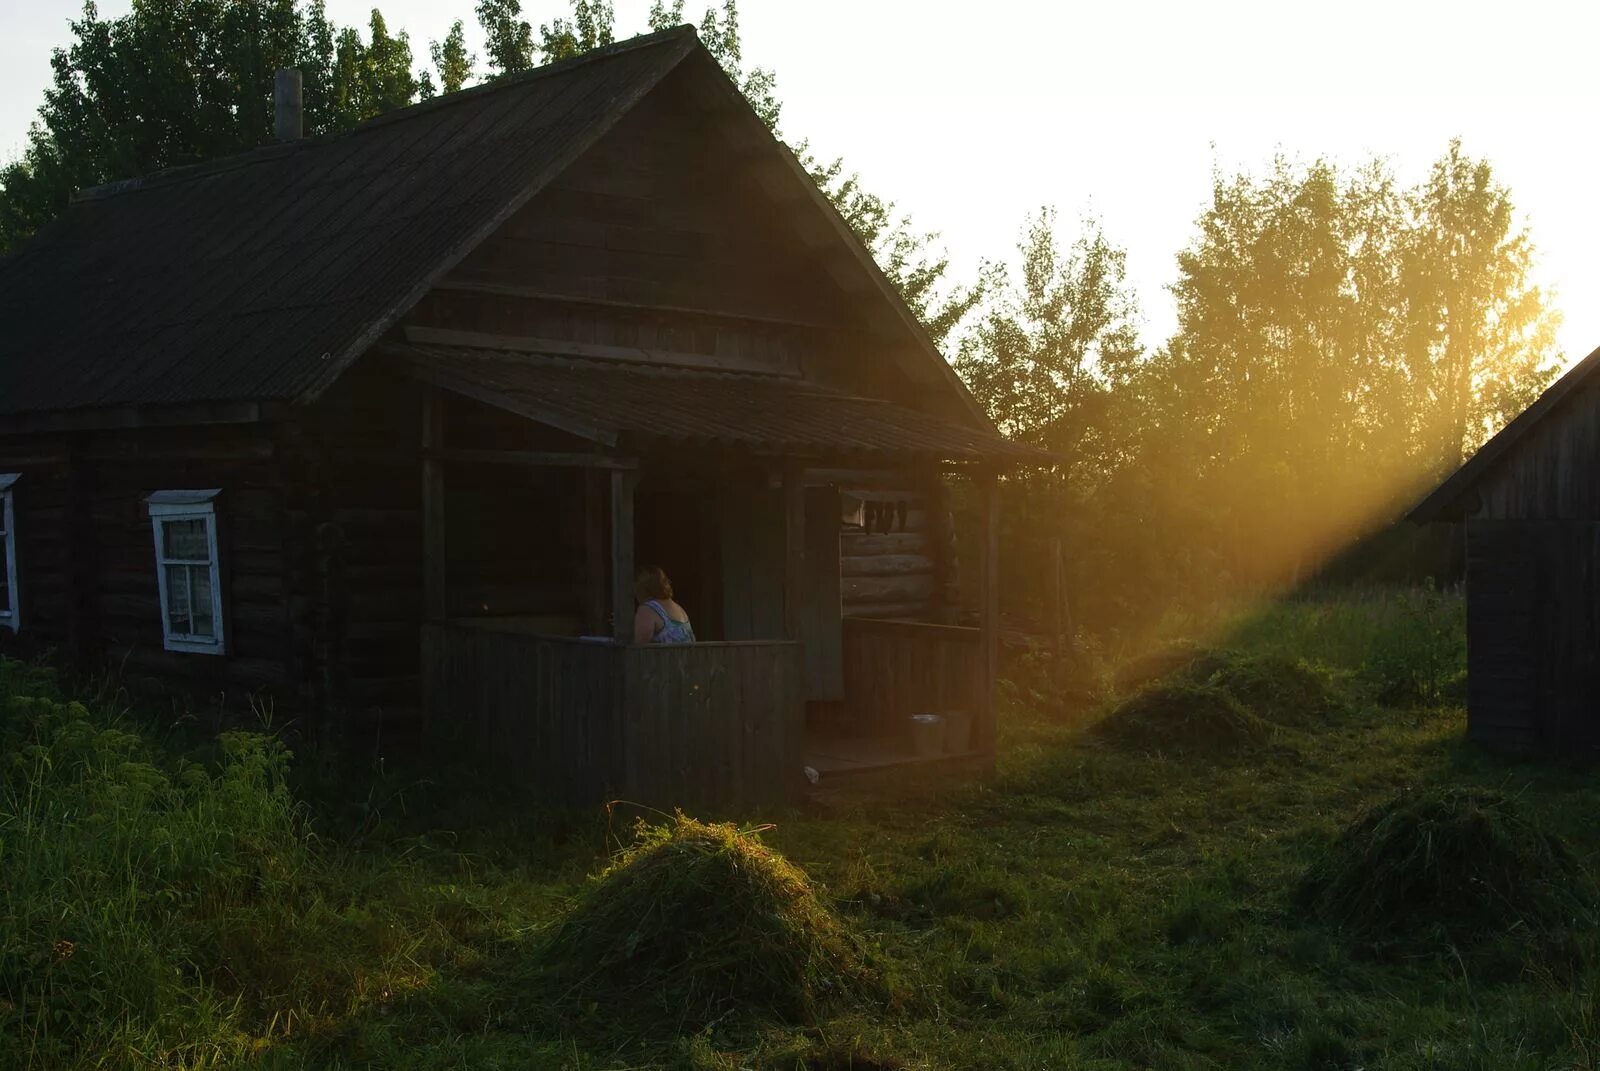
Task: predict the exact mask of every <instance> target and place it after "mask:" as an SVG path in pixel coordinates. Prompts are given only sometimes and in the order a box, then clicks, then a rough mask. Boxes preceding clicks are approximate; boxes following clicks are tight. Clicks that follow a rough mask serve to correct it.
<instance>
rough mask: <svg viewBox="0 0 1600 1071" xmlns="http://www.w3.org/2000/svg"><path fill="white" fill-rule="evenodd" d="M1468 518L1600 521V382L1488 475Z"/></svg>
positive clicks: (1585, 388)
mask: <svg viewBox="0 0 1600 1071" xmlns="http://www.w3.org/2000/svg"><path fill="white" fill-rule="evenodd" d="M1477 495H1478V501H1477V508H1476V510H1473V509H1470V508H1469V510H1468V516H1474V517H1482V518H1493V519H1499V520H1512V519H1517V518H1529V519H1543V520H1558V519H1567V520H1600V384H1597V385H1586V386H1583V387H1581V388H1580V389H1578V390H1576V391H1574V392H1573V393H1572V395H1571V396H1570V397H1568V398H1567V399H1565V400H1564V401H1563V403H1562V404H1561V406H1560V408H1559V409H1557V410H1556V411H1555V412H1553V413H1551V414H1550V415H1549V416H1548V417H1546V418H1545V419H1544V420H1543V421H1541V422H1540V423H1539V424H1538V425H1537V426H1536V427H1534V428H1533V429H1531V430H1530V431H1529V432H1528V434H1527V435H1526V436H1525V437H1524V438H1523V440H1522V441H1521V442H1519V443H1518V444H1516V446H1515V447H1513V448H1512V449H1511V450H1510V451H1509V452H1508V453H1507V454H1506V455H1505V456H1504V457H1502V458H1500V459H1499V460H1498V461H1497V462H1496V463H1495V465H1494V466H1493V467H1492V468H1491V469H1490V470H1489V471H1488V472H1486V473H1485V474H1484V476H1483V478H1482V479H1481V480H1480V481H1479V483H1478V486H1477Z"/></svg>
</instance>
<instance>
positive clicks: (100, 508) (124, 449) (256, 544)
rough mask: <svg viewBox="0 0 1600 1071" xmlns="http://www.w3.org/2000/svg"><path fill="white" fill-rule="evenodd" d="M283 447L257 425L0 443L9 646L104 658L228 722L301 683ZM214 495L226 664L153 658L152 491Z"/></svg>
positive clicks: (157, 645) (156, 651)
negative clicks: (10, 484) (13, 583)
mask: <svg viewBox="0 0 1600 1071" xmlns="http://www.w3.org/2000/svg"><path fill="white" fill-rule="evenodd" d="M281 446H282V444H281V441H280V437H279V436H278V435H277V434H276V432H275V429H273V428H271V427H269V426H265V425H253V424H246V425H207V426H196V427H174V428H140V429H128V430H117V431H94V432H87V431H86V432H76V433H73V434H71V435H61V436H26V437H23V436H19V437H15V438H7V439H4V440H0V471H6V472H20V473H21V474H22V475H21V478H20V479H19V480H18V481H17V483H16V485H15V486H14V488H13V493H14V507H15V524H16V531H17V541H18V580H19V587H20V588H21V599H22V614H21V617H22V623H21V630H20V632H19V633H18V634H17V635H16V636H15V637H9V638H8V643H9V644H12V645H15V646H16V647H18V648H20V649H22V650H29V651H36V650H41V649H46V648H56V649H60V650H64V651H66V652H67V653H69V654H71V655H74V656H77V657H79V658H81V659H84V660H88V661H91V662H92V661H97V660H99V659H102V658H103V659H106V660H108V661H109V662H110V664H112V665H113V666H115V667H117V669H118V670H119V671H121V672H125V673H127V674H129V675H130V677H135V678H139V677H154V678H159V679H161V680H163V681H168V682H173V683H184V684H186V685H187V686H188V687H189V688H190V689H191V690H193V691H195V692H196V693H199V694H204V695H205V696H206V698H207V701H208V702H213V701H217V702H221V703H222V704H223V705H226V706H227V707H229V708H233V709H235V710H238V709H243V708H245V707H247V706H248V704H249V701H250V697H251V695H252V694H253V693H256V692H261V691H270V692H271V693H273V694H274V695H275V696H279V697H288V699H289V701H290V705H294V701H295V699H296V698H297V695H298V692H299V689H298V684H297V682H298V681H299V680H300V679H301V674H300V672H299V670H300V666H299V663H298V659H299V656H300V651H299V646H298V629H297V626H298V625H299V622H298V621H297V619H296V611H297V609H299V607H298V606H297V604H295V603H294V602H293V601H292V600H290V599H289V598H288V596H287V592H288V591H289V588H290V586H291V577H290V575H289V561H290V557H291V543H292V540H293V538H294V519H293V517H292V516H291V510H290V497H291V496H290V493H289V490H288V488H287V486H286V484H285V480H284V470H283V467H282V464H281ZM213 487H215V488H221V489H222V493H221V494H220V495H219V496H218V498H217V500H216V512H217V518H218V520H217V524H218V528H217V537H218V559H219V565H220V575H221V580H222V585H223V612H224V617H225V642H226V653H225V654H223V655H220V656H218V655H209V654H192V653H182V652H175V651H168V650H165V649H164V644H163V638H162V628H161V603H160V595H159V590H158V586H157V579H156V561H155V550H154V539H153V536H152V530H151V523H150V517H149V512H148V509H147V507H146V505H145V498H146V497H147V496H148V495H150V494H151V493H152V492H154V491H159V490H176V489H200V488H213Z"/></svg>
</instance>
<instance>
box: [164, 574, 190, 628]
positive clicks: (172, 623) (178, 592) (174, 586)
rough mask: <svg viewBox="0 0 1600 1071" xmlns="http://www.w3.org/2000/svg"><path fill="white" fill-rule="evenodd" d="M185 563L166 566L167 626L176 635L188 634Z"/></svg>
mask: <svg viewBox="0 0 1600 1071" xmlns="http://www.w3.org/2000/svg"><path fill="white" fill-rule="evenodd" d="M190 568H191V567H190V566H187V565H169V566H167V628H168V629H170V630H171V631H172V632H173V633H174V634H176V635H184V636H187V635H190V634H191V632H192V630H191V629H190V625H189V599H190V595H189V570H190Z"/></svg>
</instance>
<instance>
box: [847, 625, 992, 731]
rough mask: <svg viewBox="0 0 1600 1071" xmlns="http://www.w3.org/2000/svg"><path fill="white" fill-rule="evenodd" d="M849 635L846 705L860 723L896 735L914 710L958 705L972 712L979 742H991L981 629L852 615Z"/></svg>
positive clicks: (867, 728)
mask: <svg viewBox="0 0 1600 1071" xmlns="http://www.w3.org/2000/svg"><path fill="white" fill-rule="evenodd" d="M843 639H844V705H845V709H846V710H847V711H848V712H849V715H850V719H851V722H852V723H853V725H854V726H855V727H856V728H857V729H858V730H859V731H861V732H862V733H864V734H880V735H889V736H893V735H895V734H898V733H903V732H904V731H905V719H906V718H907V717H908V716H910V715H912V714H916V713H920V712H926V711H946V710H960V711H964V712H966V713H967V714H969V715H970V716H971V718H972V746H973V750H975V751H978V752H980V753H988V752H990V751H992V750H993V746H994V725H993V719H992V710H991V705H990V697H989V694H988V692H989V688H988V686H987V683H986V682H985V681H984V678H983V647H982V642H981V640H982V633H981V632H980V631H979V630H978V629H975V628H959V627H956V626H953V625H930V624H922V623H918V622H912V621H878V620H873V619H870V618H862V617H847V618H845V619H844V637H843Z"/></svg>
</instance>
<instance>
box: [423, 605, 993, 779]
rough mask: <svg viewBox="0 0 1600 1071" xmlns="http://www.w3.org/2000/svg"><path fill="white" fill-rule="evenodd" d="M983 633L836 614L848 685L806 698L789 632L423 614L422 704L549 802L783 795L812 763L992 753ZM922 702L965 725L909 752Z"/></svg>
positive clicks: (840, 772)
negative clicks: (703, 636)
mask: <svg viewBox="0 0 1600 1071" xmlns="http://www.w3.org/2000/svg"><path fill="white" fill-rule="evenodd" d="M981 636H982V634H981V632H980V631H979V630H978V629H975V628H958V627H953V626H946V625H924V624H917V623H911V622H896V621H872V620H867V619H852V618H846V619H844V622H843V638H844V659H843V668H844V682H845V699H844V700H843V701H842V702H840V703H837V704H818V703H814V702H813V703H810V704H808V703H807V701H806V687H805V673H804V655H803V648H802V646H801V644H800V643H799V642H797V641H794V640H751V641H713V642H704V643H696V644H693V645H682V646H667V645H643V646H640V645H621V644H616V643H613V642H609V641H608V640H606V639H604V638H588V639H585V638H570V637H557V636H548V635H541V634H539V633H538V632H537V631H536V626H535V625H532V624H529V623H519V622H516V621H512V620H496V619H493V618H483V619H477V620H470V619H463V620H456V621H448V622H433V623H430V624H428V625H426V626H424V628H423V636H422V679H423V683H424V689H425V691H424V703H425V705H426V708H427V709H428V710H429V711H430V712H431V713H432V716H433V717H434V718H436V719H439V720H442V721H446V722H453V723H456V724H457V725H458V727H459V728H460V729H462V730H463V731H464V732H465V734H466V735H468V736H470V737H473V738H476V739H478V740H480V741H482V742H484V743H485V744H486V745H488V747H486V751H487V752H488V753H490V754H491V755H492V757H493V759H494V761H495V762H496V763H497V764H499V765H500V766H502V767H503V768H505V769H507V770H509V771H510V772H512V773H513V774H514V775H515V776H516V777H517V779H518V780H520V781H523V782H525V783H527V784H528V785H530V786H532V787H534V788H535V789H536V790H537V791H538V792H539V793H540V794H541V795H544V796H546V797H548V798H550V799H551V800H554V801H559V802H564V803H572V804H588V803H594V802H595V801H596V800H600V799H623V800H628V801H630V802H634V803H640V804H645V805H649V806H655V807H662V808H666V807H671V806H678V805H700V806H711V807H718V806H721V807H729V806H744V805H752V804H754V805H763V804H781V803H785V802H790V801H793V800H794V799H796V798H797V797H798V796H799V794H800V793H801V792H802V791H804V789H805V788H806V779H805V774H804V771H805V768H806V767H808V766H809V767H811V768H812V769H813V770H815V771H816V772H817V773H818V774H819V775H820V777H821V779H822V780H823V781H824V782H828V781H830V780H832V779H835V778H840V777H848V776H851V775H854V774H859V773H865V772H870V771H878V770H884V769H890V768H895V767H901V766H910V765H920V764H951V763H955V762H961V761H966V763H967V765H971V760H981V759H983V758H984V757H986V756H988V755H990V754H992V751H993V740H994V724H993V712H992V709H991V708H990V706H989V704H988V703H987V702H984V699H985V696H983V695H982V694H981V692H982V691H983V689H984V687H985V682H984V679H983V676H982V664H981V642H980V641H981ZM808 706H809V708H810V716H809V719H808ZM920 711H962V712H963V713H966V712H971V715H972V720H971V721H970V723H969V729H970V739H969V740H967V741H965V742H959V741H958V742H954V743H952V744H951V745H950V746H948V747H947V748H946V750H945V751H943V752H940V753H938V754H933V755H927V754H917V753H916V752H915V751H914V750H913V749H912V747H911V746H910V742H909V740H908V738H907V736H906V734H905V729H906V719H907V718H908V717H909V715H910V714H912V713H915V712H920Z"/></svg>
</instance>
